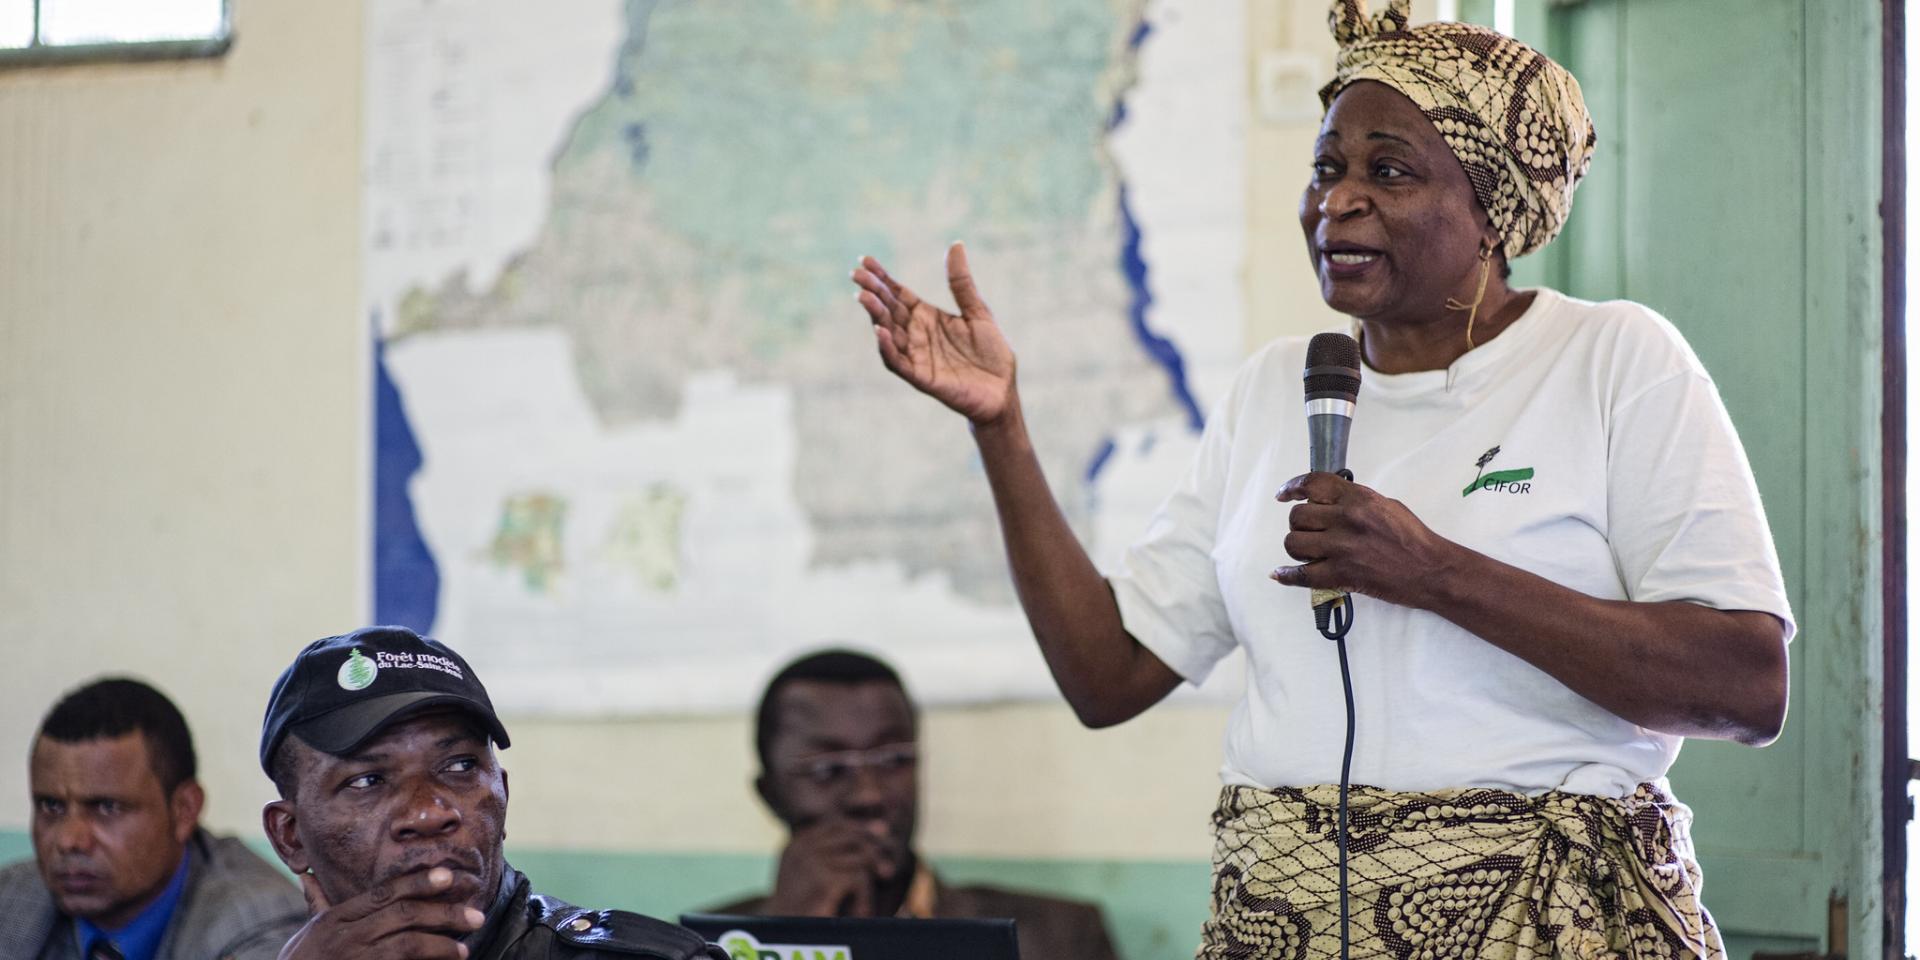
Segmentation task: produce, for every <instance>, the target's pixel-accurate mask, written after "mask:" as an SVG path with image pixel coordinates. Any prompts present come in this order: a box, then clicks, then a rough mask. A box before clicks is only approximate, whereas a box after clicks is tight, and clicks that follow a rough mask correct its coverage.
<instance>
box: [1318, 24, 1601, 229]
mask: <svg viewBox="0 0 1920 960" xmlns="http://www.w3.org/2000/svg"><path fill="white" fill-rule="evenodd" d="M1409 3H1410V0H1390V4H1389V6H1388V8H1387V12H1386V13H1383V14H1379V15H1378V16H1370V15H1369V14H1368V12H1367V0H1334V4H1333V11H1332V13H1331V14H1330V15H1329V16H1328V18H1327V19H1328V23H1329V25H1330V26H1332V28H1333V38H1334V40H1335V41H1337V42H1338V43H1339V44H1340V57H1339V60H1338V61H1336V64H1335V67H1334V75H1333V81H1332V82H1330V83H1328V84H1327V85H1326V86H1324V87H1322V88H1321V89H1320V102H1321V104H1322V105H1323V106H1327V107H1331V106H1332V105H1333V98H1334V97H1336V96H1338V95H1339V93H1340V91H1342V90H1344V89H1346V88H1347V85H1349V84H1351V83H1354V82H1356V81H1359V80H1378V81H1380V82H1381V83H1384V84H1386V85H1387V86H1390V87H1392V88H1394V89H1395V90H1398V91H1400V92H1401V93H1403V94H1405V95H1406V97H1407V99H1409V100H1412V101H1413V102H1414V104H1415V105H1417V106H1418V107H1419V108H1420V111H1421V112H1422V113H1424V114H1426V115H1427V119H1429V120H1431V121H1433V125H1434V127H1435V128H1437V129H1438V130H1439V131H1440V135H1441V136H1442V137H1443V138H1445V140H1446V142H1447V146H1448V147H1449V148H1451V149H1452V150H1453V154H1454V156H1456V157H1459V158H1460V165H1461V166H1462V167H1464V168H1466V171H1467V180H1468V181H1469V182H1471V183H1472V184H1473V193H1474V195H1475V196H1476V197H1478V198H1479V199H1480V206H1481V207H1482V208H1484V209H1485V210H1486V211H1487V216H1488V217H1489V218H1491V219H1492V221H1493V226H1494V229H1496V230H1498V231H1500V233H1501V235H1502V236H1504V237H1505V238H1506V243H1505V249H1506V253H1507V259H1509V260H1512V259H1514V258H1516V257H1522V256H1525V255H1527V254H1529V253H1532V252H1533V251H1535V250H1538V249H1540V248H1541V247H1543V246H1545V245H1546V243H1547V241H1549V240H1552V239H1553V238H1554V236H1555V235H1557V234H1558V233H1559V232H1560V228H1561V227H1562V226H1564V225H1565V224H1566V222H1567V214H1568V212H1570V211H1571V210H1572V209H1573V188H1574V187H1576V186H1578V185H1579V183H1580V178H1582V177H1584V176H1586V175H1587V165H1588V164H1589V163H1591V162H1592V160H1593V145H1594V142H1595V140H1594V132H1593V118H1592V117H1591V116H1589V115H1588V114H1587V103H1586V100H1585V99H1583V98H1582V97H1581V96H1580V84H1579V82H1578V81H1576V80H1574V79H1573V74H1571V73H1568V72H1567V71H1566V68H1564V67H1562V66H1560V65H1559V64H1557V63H1554V62H1553V61H1552V60H1549V59H1547V57H1546V56H1545V55H1544V54H1541V53H1540V52H1538V51H1536V50H1534V49H1533V48H1532V47H1529V46H1527V45H1526V44H1524V43H1521V42H1520V41H1518V40H1515V39H1513V38H1512V37H1509V36H1506V35H1505V34H1501V33H1497V32H1495V31H1493V30H1489V29H1487V28H1486V27H1482V26H1477V25H1474V24H1470V23H1428V24H1423V25H1421V26H1418V27H1414V28H1411V29H1409V28H1408V27H1407V8H1408V5H1409Z"/></svg>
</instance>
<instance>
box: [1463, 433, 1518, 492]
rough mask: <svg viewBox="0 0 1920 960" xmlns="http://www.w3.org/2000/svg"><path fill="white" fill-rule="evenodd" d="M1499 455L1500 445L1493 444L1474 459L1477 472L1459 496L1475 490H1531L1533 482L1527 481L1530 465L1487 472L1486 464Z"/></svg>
mask: <svg viewBox="0 0 1920 960" xmlns="http://www.w3.org/2000/svg"><path fill="white" fill-rule="evenodd" d="M1499 455H1500V445H1499V444H1494V446H1493V448H1492V449H1490V450H1488V451H1487V452H1486V453H1483V454H1481V455H1480V459H1478V460H1475V461H1474V463H1473V465H1474V466H1475V467H1478V468H1479V472H1478V473H1476V474H1474V477H1473V482H1472V483H1469V484H1467V488H1466V489H1465V490H1462V491H1460V495H1461V496H1463V497H1464V496H1468V495H1470V494H1472V493H1473V492H1474V491H1475V490H1491V491H1493V492H1494V493H1532V492H1533V484H1532V483H1531V482H1529V481H1531V480H1532V479H1533V468H1532V467H1521V468H1519V469H1517V470H1495V471H1494V472H1492V473H1488V472H1487V464H1489V463H1492V462H1493V458H1494V457H1497V456H1499Z"/></svg>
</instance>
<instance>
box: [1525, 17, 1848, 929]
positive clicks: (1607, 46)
mask: <svg viewBox="0 0 1920 960" xmlns="http://www.w3.org/2000/svg"><path fill="white" fill-rule="evenodd" d="M1529 9H1531V10H1532V11H1533V13H1534V14H1537V15H1539V16H1541V17H1544V27H1535V29H1536V30H1538V31H1539V35H1540V37H1541V38H1544V40H1543V41H1542V42H1544V43H1545V45H1546V47H1547V49H1548V51H1549V52H1550V53H1552V54H1553V55H1554V56H1555V57H1556V58H1557V59H1560V60H1561V61H1562V62H1563V63H1566V64H1567V65H1568V66H1569V67H1570V68H1571V69H1573V70H1574V72H1575V73H1576V75H1578V76H1579V77H1580V78H1581V81H1582V87H1583V90H1584V92H1585V93H1586V96H1587V99H1588V102H1589V105H1590V107H1591V109H1592V110H1593V113H1594V115H1595V122H1596V126H1597V127H1598V129H1599V135H1600V147H1599V150H1598V152H1597V154H1596V157H1595V163H1594V169H1593V173H1592V174H1591V175H1590V176H1589V178H1588V180H1587V182H1586V183H1585V184H1584V185H1583V186H1582V187H1581V190H1580V194H1579V197H1578V200H1577V202H1576V204H1575V211H1574V215H1573V217H1572V219H1571V221H1570V222H1569V224H1568V226H1567V229H1566V230H1565V232H1564V233H1563V234H1562V237H1561V239H1560V240H1559V241H1558V242H1557V243H1556V244H1555V245H1554V246H1552V247H1549V248H1548V250H1547V251H1546V252H1543V253H1542V254H1541V255H1539V256H1537V257H1535V258H1533V259H1534V261H1535V262H1533V263H1528V262H1526V261H1522V263H1521V264H1518V265H1516V271H1515V272H1516V276H1517V277H1518V278H1519V279H1521V280H1522V281H1527V280H1533V281H1536V282H1546V283H1552V284H1555V285H1558V286H1561V287H1562V288H1564V289H1566V290H1568V292H1570V293H1573V294H1575V295H1577V296H1582V297H1587V298H1592V299H1606V298H1610V297H1628V298H1631V299H1634V300H1638V301H1640V302H1642V303H1646V304H1648V305H1650V306H1653V307H1654V308H1656V309H1658V310H1660V311H1661V312H1662V313H1663V314H1665V315H1666V316H1667V317H1668V318H1669V319H1671V320H1672V321H1673V322H1674V323H1675V325H1676V326H1678V327H1679V328H1680V329H1681V330H1682V331H1683V332H1684V333H1685V334H1686V336H1687V338H1688V340H1689V342H1690V343H1692V345H1693V347H1694V349H1695V350H1696V351H1697V352H1698V353H1699V354H1700V357H1701V359H1702V361H1703V362H1704V363H1705V364H1706V366H1707V368H1708V370H1709V371H1711V372H1712V374H1713V376H1714V379H1715V381H1716V382H1717V383H1718V384H1719V387H1720V391H1721V394H1722V396H1723V397H1724V398H1725V400H1726V402H1727V407H1728V410H1729V411H1730V413H1731V415H1732V417H1733V420H1734V422H1735V424H1736V426H1737V427H1738V428H1739V430H1740V434H1741V438H1742V440H1743V442H1744V443H1745V444H1746V447H1747V452H1748V455H1749V458H1750V460H1751V462H1752V464H1753V468H1754V473H1755V476H1756V479H1757V480H1758V483H1759V486H1760V490H1761V496H1762V498H1763V499H1764V501H1765V503H1766V506H1767V511H1768V516H1769V520H1770V522H1771V523H1772V526H1773V533H1774V539H1775V542H1776V544H1777V546H1778V548H1779V551H1780V556H1781V563H1782V567H1783V569H1784V572H1785V574H1786V578H1787V583H1788V590H1789V594H1790V596H1791V598H1792V602H1793V605H1794V610H1795V614H1796V617H1797V619H1798V620H1799V622H1800V629H1801V632H1800V636H1799V638H1798V639H1797V640H1796V641H1795V643H1794V646H1793V648H1792V651H1791V662H1792V669H1793V675H1794V688H1793V693H1792V696H1791V698H1790V707H1789V709H1790V716H1789V720H1788V726H1787V730H1786V732H1785V734H1784V735H1783V736H1782V737H1781V739H1780V741H1779V742H1777V743H1775V744H1773V745H1772V746H1770V747H1768V748H1766V749H1764V750H1753V749H1749V748H1746V747H1741V746H1738V745H1734V744H1727V743H1710V742H1697V741H1696V742H1692V743H1689V744H1688V745H1687V747H1686V749H1685V751H1684V752H1683V754H1682V756H1681V760H1680V763H1679V764H1678V766H1677V767H1676V768H1675V770H1674V773H1673V781H1674V786H1675V791H1676V793H1677V794H1678V795H1679V796H1680V797H1681V799H1683V800H1685V801H1686V802H1687V803H1689V804H1690V805H1691V806H1692V807H1693V808H1694V810H1695V813H1696V815H1697V818H1698V819H1697V823H1696V827H1695V834H1694V835H1695V839H1696V841H1697V843H1698V845H1699V849H1700V859H1701V862H1702V864H1703V866H1704V867H1705V869H1706V872H1707V882H1706V891H1705V895H1706V902H1707V903H1708V905H1709V906H1710V907H1711V908H1712V909H1713V911H1714V913H1715V915H1716V917H1717V919H1718V920H1719V921H1720V923H1721V925H1722V927H1723V929H1725V930H1726V931H1727V932H1728V935H1729V941H1730V946H1732V947H1733V948H1734V949H1733V952H1734V954H1735V955H1736V956H1744V955H1747V954H1749V953H1750V952H1751V951H1752V950H1754V949H1768V950H1782V949H1804V948H1806V947H1808V946H1811V945H1816V944H1817V945H1821V946H1822V947H1823V948H1824V942H1825V939H1826V935H1827V926H1828V908H1827V902H1828V897H1829V896H1830V895H1832V894H1835V893H1838V894H1841V895H1844V896H1847V897H1848V898H1849V902H1850V904H1851V905H1852V908H1853V914H1854V922H1853V923H1852V936H1851V944H1850V946H1851V950H1852V953H1853V954H1854V955H1855V956H1877V955H1878V946H1879V944H1878V943H1877V934H1878V931H1879V927H1878V921H1877V918H1876V917H1875V915H1874V911H1875V910H1876V909H1878V892H1877V884H1876V883H1875V882H1874V879H1875V877H1876V871H1877V869H1878V865H1877V862H1876V858H1877V856H1878V851H1879V844H1878V839H1877V838H1878V836H1879V829H1880V825H1879V824H1878V822H1877V817H1876V814H1875V811H1876V807H1875V804H1877V797H1876V795H1875V791H1876V790H1877V783H1878V772H1877V770H1878V763H1877V758H1878V746H1877V744H1878V731H1877V726H1876V724H1877V716H1878V709H1877V705H1878V698H1879V687H1878V681H1877V680H1876V679H1875V678H1876V676H1877V674H1876V658H1877V651H1878V635H1879V623H1880V621H1879V604H1878V572H1877V571H1878V568H1877V546H1876V545H1875V543H1874V538H1875V531H1876V530H1877V529H1878V523H1877V518H1876V516H1875V514H1874V511H1875V509H1876V507H1877V496H1878V494H1877V483H1878V479H1877V478H1878V474H1877V466H1878V457H1879V451H1878V442H1877V430H1878V411H1879V403H1880V398H1879V395H1878V385H1879V375H1878V368H1879V353H1878V341H1877V331H1878V323H1879V318H1878V315H1877V311H1878V297H1879V293H1878V290H1879V286H1878V283H1879V277H1878V275H1877V265H1878V257H1879V255H1878V230H1879V226H1878V222H1877V220H1876V208H1875V203H1876V200H1877V197H1876V191H1877V188H1878V182H1879V173H1878V164H1877V160H1878V151H1879V146H1878V128H1877V122H1878V113H1877V111H1878V100H1877V97H1878V86H1879V69H1880V64H1879V56H1878V52H1879V40H1878V35H1877V33H1876V31H1877V29H1878V23H1877V19H1876V16H1877V5H1876V4H1874V3H1872V2H1871V0H1834V2H1820V3H1815V2H1799V0H1584V2H1576V3H1572V4H1558V3H1556V4H1548V3H1545V2H1542V0H1521V16H1520V17H1519V22H1520V23H1521V24H1522V26H1523V29H1522V30H1521V32H1522V33H1523V34H1524V33H1525V32H1526V30H1525V29H1524V27H1525V25H1526V24H1527V23H1528V22H1529V16H1530V14H1529V13H1528V10H1529ZM1535 22H1536V23H1537V22H1539V21H1535ZM1528 39H1530V40H1535V39H1538V38H1535V37H1529V38H1528ZM1703 682H1711V678H1703ZM1795 944H1798V945H1799V946H1797V947H1796V946H1794V945H1795Z"/></svg>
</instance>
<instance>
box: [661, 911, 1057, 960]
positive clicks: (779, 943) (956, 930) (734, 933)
mask: <svg viewBox="0 0 1920 960" xmlns="http://www.w3.org/2000/svg"><path fill="white" fill-rule="evenodd" d="M680 925H681V926H684V927H686V928H688V929H690V930H692V931H693V932H695V933H698V934H699V935H701V936H703V937H706V938H707V939H708V940H711V941H713V942H714V943H717V944H719V945H720V947H721V948H722V949H724V950H726V951H727V955H728V956H729V957H731V958H733V960H1020V947H1019V943H1018V941H1016V940H1015V939H1014V935H1013V921H1012V920H910V919H905V918H901V917H859V918H842V917H739V916H731V915H728V914H724V913H688V914H682V915H681V917H680Z"/></svg>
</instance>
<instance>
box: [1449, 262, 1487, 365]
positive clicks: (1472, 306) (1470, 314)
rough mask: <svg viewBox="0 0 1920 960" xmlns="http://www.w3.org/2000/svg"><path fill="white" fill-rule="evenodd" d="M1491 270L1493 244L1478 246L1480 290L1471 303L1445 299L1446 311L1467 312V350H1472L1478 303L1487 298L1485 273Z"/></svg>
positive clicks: (1478, 312) (1450, 298) (1478, 311)
mask: <svg viewBox="0 0 1920 960" xmlns="http://www.w3.org/2000/svg"><path fill="white" fill-rule="evenodd" d="M1492 269H1493V244H1491V243H1486V244H1482V245H1481V246H1480V288H1479V289H1478V290H1475V291H1474V293H1473V302H1472V303H1461V302H1460V301H1458V300H1455V299H1454V298H1452V297H1448V298H1447V309H1449V310H1465V311H1467V349H1468V350H1472V349H1473V320H1474V318H1475V317H1477V316H1479V315H1480V301H1482V300H1485V299H1486V298H1487V273H1488V272H1489V271H1490V270H1492Z"/></svg>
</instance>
